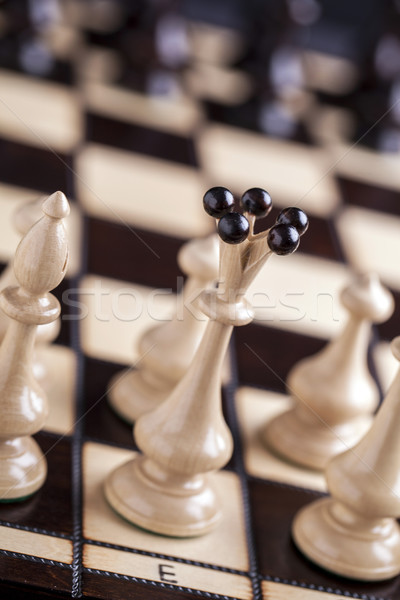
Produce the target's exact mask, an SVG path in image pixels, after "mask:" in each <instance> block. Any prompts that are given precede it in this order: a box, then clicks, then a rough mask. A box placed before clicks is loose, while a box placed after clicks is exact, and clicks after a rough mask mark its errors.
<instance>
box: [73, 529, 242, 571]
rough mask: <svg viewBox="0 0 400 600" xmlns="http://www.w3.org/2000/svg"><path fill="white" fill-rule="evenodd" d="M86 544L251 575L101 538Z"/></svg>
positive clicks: (86, 541) (86, 540)
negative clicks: (105, 540)
mask: <svg viewBox="0 0 400 600" xmlns="http://www.w3.org/2000/svg"><path fill="white" fill-rule="evenodd" d="M84 543H85V544H89V545H90V546H100V547H102V548H110V549H112V550H121V551H123V552H129V553H131V554H139V555H140V556H149V557H151V558H159V559H161V560H169V561H171V562H176V563H180V564H184V565H191V566H195V567H201V568H204V569H212V570H213V571H220V572H222V573H231V574H232V575H242V576H244V577H249V572H248V571H242V570H241V569H232V568H230V567H223V566H221V565H214V564H212V563H205V562H201V561H198V560H191V559H190V558H183V557H181V556H172V555H170V554H160V553H159V552H149V551H148V550H139V549H137V548H129V547H128V546H119V545H118V544H110V543H109V542H101V541H99V540H90V539H86V538H85V539H84Z"/></svg>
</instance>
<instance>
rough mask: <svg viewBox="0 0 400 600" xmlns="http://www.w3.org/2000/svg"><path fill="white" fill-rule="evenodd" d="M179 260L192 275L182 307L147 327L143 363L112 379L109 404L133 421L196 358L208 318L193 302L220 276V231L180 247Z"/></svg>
mask: <svg viewBox="0 0 400 600" xmlns="http://www.w3.org/2000/svg"><path fill="white" fill-rule="evenodd" d="M178 263H179V266H180V268H181V269H182V271H183V272H184V273H185V274H186V275H187V276H188V278H187V280H186V283H185V285H184V288H183V291H182V297H181V300H179V299H178V305H179V306H182V307H183V310H182V313H181V314H179V315H178V314H176V315H174V317H173V318H172V319H171V320H170V321H168V322H167V323H163V324H162V325H157V326H155V327H152V328H151V329H149V330H148V331H146V333H145V334H144V335H143V337H142V339H141V340H140V342H139V354H140V356H141V357H142V358H141V360H140V365H139V368H138V369H137V370H132V369H125V370H124V371H122V373H118V374H117V375H116V376H115V377H113V378H112V380H111V381H110V385H109V390H108V398H109V401H110V404H111V406H112V407H113V408H114V410H115V411H116V412H117V413H118V414H119V415H120V416H121V417H122V418H123V419H124V420H125V421H128V423H133V422H134V421H136V420H137V419H138V418H139V417H140V416H141V415H143V414H145V413H146V412H149V411H151V410H154V408H156V407H157V406H158V405H159V404H160V403H161V402H162V401H163V400H165V398H166V397H167V396H168V394H169V393H170V392H171V391H172V390H173V388H174V387H175V385H176V384H177V383H178V381H179V380H180V379H181V378H182V377H183V375H184V374H185V373H186V371H187V370H188V368H189V366H190V363H191V362H192V360H193V357H194V355H195V352H196V350H197V348H198V345H199V343H200V340H201V338H202V336H203V333H204V330H205V327H206V325H207V319H206V317H205V315H203V316H202V318H201V317H200V318H199V315H198V314H197V315H196V314H195V313H194V312H193V308H194V307H195V304H192V305H191V303H192V302H193V301H194V300H195V298H196V296H198V295H199V293H200V292H201V291H202V290H203V289H205V288H206V287H208V286H209V285H210V284H211V283H212V282H213V281H215V280H216V279H217V277H218V236H216V235H212V236H209V237H207V238H204V239H195V240H192V241H190V242H188V243H186V244H185V245H184V246H182V248H181V249H180V251H179V254H178Z"/></svg>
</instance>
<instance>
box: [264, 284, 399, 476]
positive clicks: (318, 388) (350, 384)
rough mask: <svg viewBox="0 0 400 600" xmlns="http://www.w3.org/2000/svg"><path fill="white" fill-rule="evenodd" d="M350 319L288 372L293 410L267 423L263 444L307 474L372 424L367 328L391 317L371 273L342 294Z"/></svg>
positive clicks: (374, 396)
mask: <svg viewBox="0 0 400 600" xmlns="http://www.w3.org/2000/svg"><path fill="white" fill-rule="evenodd" d="M341 298H342V302H343V304H344V306H345V307H346V308H347V310H348V311H349V320H348V322H347V325H346V327H345V328H344V330H343V332H342V333H341V335H339V337H338V338H337V339H335V340H333V341H332V342H331V343H330V344H328V346H326V348H324V349H323V350H322V351H321V352H319V353H318V354H316V355H314V356H312V357H309V358H306V359H304V360H302V361H300V362H299V363H298V364H297V365H296V366H295V367H294V368H293V369H292V371H291V372H290V373H289V376H288V379H287V388H288V391H289V393H290V394H291V395H292V397H293V399H294V400H295V401H296V405H295V406H294V408H292V409H291V410H289V411H287V412H285V413H283V414H281V415H279V416H278V417H276V418H275V419H274V420H273V421H271V422H270V423H269V424H268V425H267V427H266V428H265V430H264V432H263V438H264V441H265V442H266V444H267V445H268V446H269V447H271V448H272V449H273V450H275V451H276V452H277V453H279V454H280V455H282V456H283V457H285V458H287V459H289V460H290V461H293V462H295V463H298V464H301V465H303V466H306V467H309V468H312V469H321V470H322V469H324V468H325V466H326V465H327V463H328V461H329V460H330V459H331V458H332V457H333V456H335V455H336V454H339V453H340V452H344V451H345V450H347V449H348V448H350V447H351V446H354V445H355V444H356V443H357V442H358V441H359V440H360V439H361V438H362V436H363V435H364V434H365V433H366V431H367V430H368V428H369V427H370V425H371V422H372V413H373V412H374V410H375V409H376V407H377V405H378V402H379V393H378V389H377V386H376V383H375V382H374V380H373V378H372V377H371V375H370V373H369V371H368V366H367V350H368V342H369V336H370V325H371V323H381V322H383V321H385V320H386V319H388V318H389V317H390V315H391V314H392V312H393V306H394V304H393V297H392V295H391V293H390V292H389V291H388V290H387V289H386V288H385V287H383V285H382V284H381V283H380V281H379V279H378V277H377V276H376V275H374V274H368V275H363V276H359V277H358V278H356V279H355V280H354V281H353V283H352V284H351V285H349V286H348V287H346V288H345V289H344V290H343V292H342V296H341Z"/></svg>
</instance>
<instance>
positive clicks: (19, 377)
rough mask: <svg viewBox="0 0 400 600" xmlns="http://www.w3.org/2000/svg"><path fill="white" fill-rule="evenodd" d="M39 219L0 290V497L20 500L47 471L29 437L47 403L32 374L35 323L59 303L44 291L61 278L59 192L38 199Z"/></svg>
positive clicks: (64, 205)
mask: <svg viewBox="0 0 400 600" xmlns="http://www.w3.org/2000/svg"><path fill="white" fill-rule="evenodd" d="M42 210H43V213H44V215H43V217H42V218H41V219H40V220H39V221H38V222H37V223H36V224H35V225H34V226H33V227H32V228H31V229H30V230H29V231H28V233H27V234H26V235H25V236H24V238H23V239H22V241H21V242H20V244H19V246H18V248H17V250H16V253H15V259H14V271H15V276H16V279H17V282H18V284H19V285H17V286H8V287H7V288H6V289H5V290H3V291H2V292H1V293H0V307H1V308H2V309H3V310H4V312H5V313H6V314H7V315H8V317H9V326H8V329H7V332H6V335H5V337H4V339H3V342H2V345H1V348H0V416H1V418H0V500H2V501H6V502H10V501H16V500H22V499H24V498H26V497H27V496H30V495H31V494H33V493H34V492H35V491H36V490H38V489H39V488H40V487H41V486H42V484H43V482H44V480H45V478H46V473H47V466H46V459H45V457H44V456H43V454H42V451H41V450H40V447H39V446H38V444H37V443H36V441H35V440H34V439H33V438H32V437H31V435H33V434H34V433H36V432H38V431H39V430H40V429H41V428H42V427H43V425H44V422H45V420H46V417H47V412H48V411H47V401H46V397H45V394H44V392H43V391H42V389H41V388H40V386H39V384H38V383H37V382H36V380H35V378H34V377H33V373H32V356H33V347H34V341H35V334H36V328H37V326H38V325H42V324H45V323H50V322H52V321H54V320H55V319H57V318H58V316H59V314H60V304H59V302H58V300H57V299H56V298H55V297H54V296H53V295H52V294H49V290H52V289H53V288H55V287H56V286H57V285H58V284H59V283H60V282H61V280H62V279H63V277H64V275H65V271H66V268H67V263H68V248H67V239H66V232H65V228H64V226H63V222H62V220H63V218H64V217H66V216H67V215H68V213H69V205H68V202H67V199H66V198H65V196H64V194H62V193H61V192H55V193H54V194H52V195H51V196H49V197H48V198H47V200H45V201H44V202H43V205H42Z"/></svg>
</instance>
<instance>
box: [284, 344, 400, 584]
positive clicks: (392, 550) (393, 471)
mask: <svg viewBox="0 0 400 600" xmlns="http://www.w3.org/2000/svg"><path fill="white" fill-rule="evenodd" d="M392 352H393V354H394V356H395V358H396V359H397V360H398V361H400V337H397V338H395V339H394V340H393V342H392ZM399 430H400V370H398V372H397V375H396V377H395V379H394V381H393V383H392V386H391V388H390V389H389V392H388V393H387V396H386V398H385V400H384V401H383V404H382V406H381V408H380V409H379V411H378V413H377V415H376V417H375V420H374V422H373V424H372V426H371V429H370V430H369V431H368V433H367V434H366V435H365V437H364V438H363V439H362V440H361V441H360V442H359V443H358V444H357V445H356V446H355V447H354V448H351V449H350V450H348V451H347V452H344V453H343V454H340V455H338V456H336V457H335V458H333V459H332V460H331V461H330V463H329V464H328V467H327V469H326V479H327V484H328V489H329V492H330V494H331V497H328V498H323V499H320V500H317V501H315V502H313V503H312V504H309V505H308V506H306V507H305V508H303V509H302V510H301V511H300V512H299V513H298V514H297V516H296V518H295V520H294V523H293V537H294V540H295V542H296V544H297V546H298V547H299V548H300V549H301V550H302V552H304V554H305V555H306V556H307V557H308V558H310V559H311V560H312V561H314V562H315V563H317V564H318V565H320V566H322V567H324V568H325V569H328V570H329V571H333V572H334V573H337V574H338V575H342V576H344V577H349V578H352V579H360V580H367V581H378V580H381V579H388V578H389V577H394V576H395V575H398V574H399V573H400V527H399V525H398V523H397V521H396V519H399V518H400V478H399V470H400V436H399Z"/></svg>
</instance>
